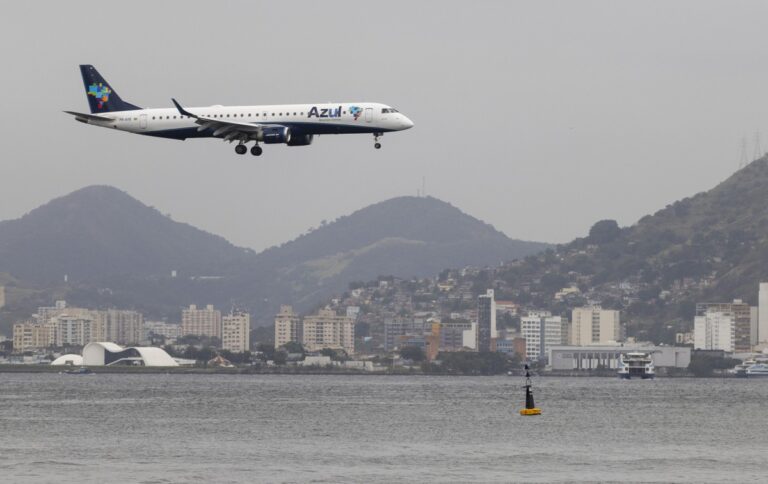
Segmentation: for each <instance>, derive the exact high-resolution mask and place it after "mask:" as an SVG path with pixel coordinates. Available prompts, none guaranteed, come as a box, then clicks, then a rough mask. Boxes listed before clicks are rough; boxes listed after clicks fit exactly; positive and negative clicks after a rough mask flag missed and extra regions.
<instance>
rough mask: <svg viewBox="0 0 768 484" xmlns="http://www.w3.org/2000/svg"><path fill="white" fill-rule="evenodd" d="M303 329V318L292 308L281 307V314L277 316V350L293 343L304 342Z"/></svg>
mask: <svg viewBox="0 0 768 484" xmlns="http://www.w3.org/2000/svg"><path fill="white" fill-rule="evenodd" d="M303 328H304V326H303V324H302V322H301V318H300V317H299V315H298V314H296V313H295V312H293V308H292V307H291V306H285V305H283V306H280V312H279V313H278V314H277V316H275V348H280V347H281V346H283V345H285V344H286V343H289V342H291V341H293V342H294V343H301V342H303V340H304V338H303V334H304V332H303Z"/></svg>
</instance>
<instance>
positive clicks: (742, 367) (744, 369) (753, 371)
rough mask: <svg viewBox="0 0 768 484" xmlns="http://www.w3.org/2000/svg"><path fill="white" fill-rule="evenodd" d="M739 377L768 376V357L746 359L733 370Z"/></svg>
mask: <svg viewBox="0 0 768 484" xmlns="http://www.w3.org/2000/svg"><path fill="white" fill-rule="evenodd" d="M731 373H733V374H734V375H735V376H736V377H737V378H748V377H759V376H768V358H765V357H762V356H758V357H756V358H749V359H747V360H744V363H741V364H738V365H736V366H735V367H734V368H733V370H731Z"/></svg>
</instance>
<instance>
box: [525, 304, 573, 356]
mask: <svg viewBox="0 0 768 484" xmlns="http://www.w3.org/2000/svg"><path fill="white" fill-rule="evenodd" d="M562 327H563V326H562V318H561V317H560V316H552V313H550V312H548V311H538V312H533V311H532V312H530V313H528V316H525V317H523V318H520V329H521V333H522V336H523V338H524V339H525V351H526V353H525V358H526V359H527V360H530V361H534V360H546V359H547V351H548V350H549V348H550V347H551V346H559V345H561V344H562Z"/></svg>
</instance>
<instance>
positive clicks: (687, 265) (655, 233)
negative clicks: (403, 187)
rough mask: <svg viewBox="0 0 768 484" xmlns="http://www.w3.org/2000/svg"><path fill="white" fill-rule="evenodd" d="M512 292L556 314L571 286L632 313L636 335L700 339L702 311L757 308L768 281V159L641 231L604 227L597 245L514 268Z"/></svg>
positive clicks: (583, 243)
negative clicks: (740, 303) (702, 307)
mask: <svg viewBox="0 0 768 484" xmlns="http://www.w3.org/2000/svg"><path fill="white" fill-rule="evenodd" d="M503 277H504V279H505V280H506V281H507V282H508V284H509V290H510V291H511V292H513V293H514V294H515V295H517V296H518V297H520V298H522V299H529V300H531V301H534V302H536V303H538V304H541V305H546V306H550V307H554V308H555V309H567V308H565V307H564V306H567V305H568V304H567V303H562V302H557V303H555V302H553V299H552V295H553V294H554V292H556V291H557V290H559V289H560V288H561V287H563V286H566V285H576V286H578V287H579V288H580V289H581V290H582V296H580V297H575V298H574V300H573V301H572V302H571V304H570V305H575V304H581V303H584V302H586V301H587V300H591V301H596V302H602V303H603V305H604V306H610V307H613V308H614V309H622V310H623V311H624V316H623V317H624V318H625V320H627V321H628V322H629V326H628V333H629V335H636V336H639V337H641V338H649V339H651V340H655V341H661V342H673V341H674V333H675V332H681V331H686V330H690V328H691V324H692V319H693V316H694V308H695V303H696V302H699V301H726V302H727V301H730V300H732V299H734V298H739V299H743V300H745V301H747V302H750V303H751V304H756V303H757V288H758V283H759V282H760V281H766V280H768V158H762V159H759V160H756V161H754V162H753V163H751V164H750V165H748V166H747V167H745V168H743V169H742V170H739V171H738V172H737V173H735V174H734V175H733V176H731V177H730V178H728V179H727V180H725V181H724V182H722V183H721V184H719V185H718V186H716V187H715V188H713V189H711V190H709V191H706V192H703V193H699V194H696V195H694V196H692V197H689V198H685V199H682V200H680V201H678V202H675V203H673V204H671V205H668V206H667V207H665V208H664V209H662V210H659V211H658V212H656V213H655V214H653V215H648V216H646V217H643V218H642V219H640V220H639V221H638V222H637V223H636V224H635V225H632V226H630V227H625V228H619V227H618V226H617V225H616V223H615V222H614V221H610V220H603V221H600V222H598V223H596V224H595V225H594V226H593V227H592V229H591V230H590V233H589V235H588V236H587V237H584V238H580V239H576V240H574V241H573V242H571V243H569V244H566V245H561V246H558V247H557V248H555V249H553V250H551V251H547V252H546V253H542V254H541V255H539V256H535V257H529V258H528V259H527V260H526V261H525V262H523V263H522V264H517V265H515V266H508V267H506V269H505V270H504V271H503Z"/></svg>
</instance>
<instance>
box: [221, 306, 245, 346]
mask: <svg viewBox="0 0 768 484" xmlns="http://www.w3.org/2000/svg"><path fill="white" fill-rule="evenodd" d="M250 334H251V316H250V315H249V314H248V313H232V314H228V315H226V316H224V317H223V318H222V320H221V348H222V349H223V350H227V351H231V352H233V353H243V352H244V351H249V350H250V348H251V346H250V342H249V339H250Z"/></svg>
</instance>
